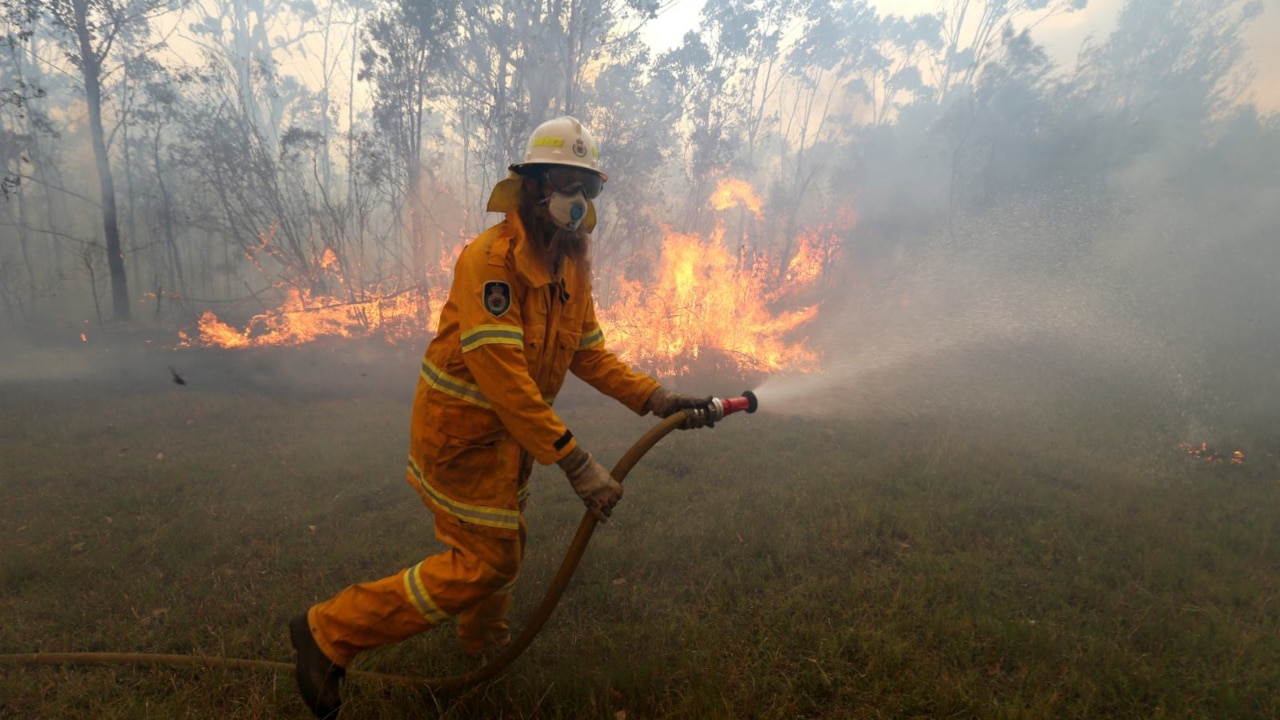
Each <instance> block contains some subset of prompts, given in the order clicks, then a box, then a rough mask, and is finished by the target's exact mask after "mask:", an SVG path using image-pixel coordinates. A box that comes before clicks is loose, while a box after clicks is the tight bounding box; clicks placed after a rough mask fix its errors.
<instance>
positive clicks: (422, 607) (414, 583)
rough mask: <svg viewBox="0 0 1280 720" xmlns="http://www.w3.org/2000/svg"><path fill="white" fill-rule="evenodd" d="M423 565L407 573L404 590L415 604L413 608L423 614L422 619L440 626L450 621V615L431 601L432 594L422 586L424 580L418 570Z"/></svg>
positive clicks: (415, 566) (410, 569) (405, 574)
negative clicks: (419, 575)
mask: <svg viewBox="0 0 1280 720" xmlns="http://www.w3.org/2000/svg"><path fill="white" fill-rule="evenodd" d="M421 565H422V563H418V564H417V565H414V566H413V567H411V568H409V569H408V570H406V571H405V573H404V590H405V593H407V594H408V595H409V600H410V601H412V602H413V606H414V607H415V608H417V609H418V612H420V613H422V617H424V618H426V619H427V620H430V621H431V622H432V623H434V624H436V625H439V624H440V623H442V622H444V621H445V620H448V619H449V613H447V612H445V611H443V610H441V609H440V606H439V605H436V603H435V601H434V600H432V599H431V594H430V593H428V592H427V589H426V588H424V587H423V586H422V579H421V578H419V577H418V568H419V567H420V566H421Z"/></svg>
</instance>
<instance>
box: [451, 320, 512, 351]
mask: <svg viewBox="0 0 1280 720" xmlns="http://www.w3.org/2000/svg"><path fill="white" fill-rule="evenodd" d="M481 345H515V346H517V347H523V346H524V330H521V329H520V328H518V327H514V326H512V325H477V326H475V327H473V328H471V329H470V330H468V331H466V332H464V333H462V352H464V353H465V352H471V351H472V350H475V349H476V348H478V347H480V346H481Z"/></svg>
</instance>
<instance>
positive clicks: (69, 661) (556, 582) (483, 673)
mask: <svg viewBox="0 0 1280 720" xmlns="http://www.w3.org/2000/svg"><path fill="white" fill-rule="evenodd" d="M684 419H685V414H684V413H683V412H679V413H676V414H674V415H672V416H671V417H668V418H666V419H665V420H661V421H659V422H658V423H657V424H656V425H654V426H653V427H651V428H649V431H648V432H646V433H645V434H644V435H642V436H640V439H639V440H637V441H636V442H635V444H633V445H632V446H631V448H630V449H629V450H627V452H626V454H624V455H623V456H622V458H621V459H620V460H618V463H617V464H616V465H614V466H613V471H612V472H613V477H614V479H615V480H617V481H618V482H622V481H623V480H624V479H626V477H627V475H628V474H629V473H630V472H631V468H633V467H635V464H636V463H637V462H640V458H642V457H644V455H645V453H647V452H649V450H650V449H651V448H653V446H654V445H657V444H658V441H659V440H661V439H662V438H664V437H666V436H667V433H669V432H671V431H672V430H674V429H675V428H676V426H677V425H679V424H680V423H681V422H682V421H683V420H684ZM595 530H596V518H595V516H594V515H592V514H591V513H590V512H587V513H584V514H583V516H582V522H580V523H578V532H577V533H575V534H574V536H573V541H572V542H570V543H569V550H568V551H567V552H566V553H565V556H564V561H562V562H561V563H560V570H559V571H557V572H556V576H555V578H553V579H552V581H551V586H550V587H549V588H547V592H546V594H545V595H543V596H542V602H540V603H538V607H537V609H536V610H534V612H533V617H531V618H530V619H529V622H528V624H527V625H525V627H524V630H521V631H520V635H518V636H517V637H516V639H515V640H513V641H512V642H511V644H510V645H508V646H507V648H506V649H505V650H504V651H503V652H502V654H501V655H498V656H497V657H496V658H494V659H493V660H492V661H490V662H489V663H487V664H486V665H484V666H482V667H479V668H476V669H475V670H473V671H471V672H469V673H464V674H462V675H450V676H449V677H439V678H424V677H410V676H407V675H388V674H386V673H377V672H368V671H365V670H347V677H358V678H363V679H366V680H376V681H379V682H384V683H395V684H404V685H420V686H423V687H427V688H430V689H432V690H441V691H449V690H461V689H463V688H468V687H471V686H472V685H478V684H480V683H482V682H485V681H486V680H491V679H493V678H494V677H495V676H497V675H498V673H501V672H502V671H503V670H506V669H507V666H509V665H510V664H511V663H512V662H514V661H515V659H516V658H518V657H520V653H522V652H524V651H525V648H527V647H529V645H530V644H531V643H532V642H533V638H534V637H536V636H537V634H538V631H540V630H541V629H542V626H543V625H544V624H545V623H546V622H547V619H548V618H550V617H551V613H552V611H553V610H555V609H556V605H557V604H558V603H559V602H560V597H561V596H562V595H564V590H565V588H566V587H568V585H569V580H570V579H572V578H573V573H574V571H576V570H577V569H578V562H579V561H581V560H582V555H583V553H585V552H586V550H587V543H589V542H590V541H591V534H592V533H594V532H595ZM0 665H196V666H200V667H230V668H240V669H244V670H278V671H286V672H292V671H293V669H294V666H293V663H285V662H274V661H271V660H245V659H241V658H224V657H213V656H207V655H161V654H151V653H113V652H48V653H21V654H13V655H0Z"/></svg>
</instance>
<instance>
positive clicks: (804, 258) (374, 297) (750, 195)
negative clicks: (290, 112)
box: [179, 179, 854, 374]
mask: <svg viewBox="0 0 1280 720" xmlns="http://www.w3.org/2000/svg"><path fill="white" fill-rule="evenodd" d="M709 204H710V205H711V207H713V208H715V209H717V210H728V209H732V208H735V207H742V208H745V209H747V210H749V211H750V212H752V213H753V214H754V215H755V217H756V218H757V219H763V218H762V215H761V213H762V207H763V203H762V202H761V200H760V196H759V195H758V194H757V193H756V191H755V189H754V188H752V186H751V185H750V184H748V183H746V182H745V181H742V180H736V179H725V180H722V181H721V182H720V183H719V186H718V187H717V189H716V191H715V193H714V194H713V195H712V197H711V199H710V201H709ZM748 225H750V224H748ZM853 225H854V214H853V211H852V210H849V209H842V210H839V211H837V212H836V214H835V217H834V219H833V220H831V221H828V222H826V223H825V224H820V225H815V226H812V227H808V228H805V229H804V230H802V231H801V232H799V233H798V234H797V235H796V236H795V238H794V240H792V241H791V242H790V243H789V244H787V245H786V246H785V247H782V248H773V249H772V250H770V249H769V248H768V247H756V245H755V243H753V242H751V240H750V238H748V237H747V236H746V235H747V233H748V230H738V231H737V232H741V233H743V235H742V236H741V237H737V236H735V237H733V238H727V237H726V230H725V225H724V223H723V222H719V223H717V226H716V228H715V229H714V230H713V231H712V232H710V233H707V234H705V235H703V234H700V233H696V232H690V233H681V232H675V231H669V232H667V234H666V236H665V237H664V238H663V243H662V247H661V250H660V251H659V253H658V257H657V258H656V260H655V261H654V263H653V265H652V272H651V277H646V278H629V279H622V280H621V281H620V283H619V287H618V288H617V289H616V290H615V291H614V292H613V293H612V294H611V297H610V298H609V300H610V301H609V302H608V303H607V304H603V303H602V305H601V306H600V307H599V308H598V311H597V312H598V317H599V319H600V322H601V325H603V326H604V330H605V333H606V337H607V341H608V344H609V347H610V348H611V349H613V350H614V351H615V352H618V353H619V355H621V356H623V357H624V358H625V359H627V361H629V362H631V363H634V364H636V365H638V366H640V367H642V368H644V369H646V370H649V371H651V372H655V373H665V374H678V373H684V372H688V371H689V370H690V369H691V368H692V366H693V365H694V364H695V363H696V362H698V361H699V360H700V359H701V358H711V359H713V360H715V361H727V362H729V363H731V364H732V365H733V366H734V367H736V368H737V369H739V370H742V371H750V372H765V373H772V372H778V371H781V370H790V371H808V370H814V369H816V368H817V363H818V357H817V356H816V354H815V353H814V352H812V351H811V350H809V349H808V348H806V347H805V344H804V338H803V337H797V333H798V332H799V331H800V330H801V329H802V328H803V326H804V325H805V324H806V323H808V322H809V321H811V320H812V319H813V318H814V317H815V316H816V315H817V312H818V306H817V305H816V304H815V302H814V301H813V300H812V293H807V292H806V291H808V290H809V289H811V288H816V287H818V285H819V283H820V282H821V281H822V279H823V277H824V273H825V272H826V271H827V269H828V268H829V267H830V266H831V264H832V262H833V260H834V259H835V257H836V255H837V253H838V252H839V250H840V247H841V243H842V240H843V238H844V237H845V236H846V235H847V232H848V231H849V230H850V229H851V228H852V227H853ZM257 252H264V253H266V254H267V255H271V252H272V248H271V246H270V237H269V236H264V237H263V238H262V244H261V247H257V248H254V250H253V251H252V252H251V253H250V254H249V257H250V260H251V261H253V262H254V265H255V266H257V267H258V268H259V269H260V270H261V271H262V272H264V273H265V272H266V271H265V270H263V269H262V265H261V264H260V263H258V262H257V260H256V259H255V253H257ZM460 252H461V245H459V246H458V247H456V248H455V249H454V250H453V252H452V253H448V254H447V255H448V256H447V257H444V258H442V261H441V263H440V264H439V266H438V267H435V268H432V270H431V272H430V273H429V275H430V276H431V279H432V292H431V293H429V294H424V293H422V292H421V291H419V290H418V289H410V290H407V291H402V292H388V291H383V290H381V289H377V290H371V291H361V292H350V291H348V294H349V295H354V296H355V299H350V298H348V299H343V298H339V297H334V296H331V295H329V294H326V293H324V292H320V291H318V290H315V291H313V290H312V289H309V288H317V287H322V286H332V287H343V288H347V286H348V285H347V283H346V282H345V280H344V279H343V277H342V267H343V260H344V258H342V257H341V256H340V255H339V254H338V253H337V252H336V251H335V250H334V249H332V248H325V249H324V250H323V252H321V253H320V254H319V256H318V257H317V258H316V259H315V260H314V266H315V268H316V270H314V271H313V273H315V275H316V276H317V277H318V278H319V279H318V280H317V281H313V282H301V281H294V282H290V283H278V284H277V285H276V287H277V290H279V291H280V292H281V293H282V296H283V301H282V303H281V305H280V306H279V307H278V308H276V309H271V310H267V311H264V312H261V313H259V314H257V315H254V316H253V317H252V318H251V319H250V320H249V321H248V322H247V323H246V324H245V326H244V327H243V329H241V328H237V327H233V326H232V325H230V324H228V323H226V322H225V321H223V320H222V319H219V318H218V316H217V315H215V314H214V313H213V312H211V311H207V312H205V313H204V314H203V316H202V317H201V318H200V320H199V323H198V334H197V335H196V336H195V337H188V336H187V335H186V334H181V333H180V337H181V342H180V343H179V345H180V346H182V347H192V346H215V347H224V348H243V347H255V346H277V345H298V344H302V343H308V342H312V341H314V340H316V339H318V338H322V337H342V338H350V337H356V336H367V335H370V334H373V333H380V334H382V336H383V337H385V338H386V339H387V340H388V341H391V342H397V341H400V340H404V339H407V338H414V337H420V336H421V335H423V334H424V331H426V332H434V331H435V324H436V322H438V317H439V313H440V310H441V308H442V306H443V304H444V301H445V296H446V289H447V287H448V285H449V282H448V280H449V276H450V274H451V271H452V266H453V262H454V261H455V260H456V259H457V256H458V254H459V253H460ZM806 298H807V299H806Z"/></svg>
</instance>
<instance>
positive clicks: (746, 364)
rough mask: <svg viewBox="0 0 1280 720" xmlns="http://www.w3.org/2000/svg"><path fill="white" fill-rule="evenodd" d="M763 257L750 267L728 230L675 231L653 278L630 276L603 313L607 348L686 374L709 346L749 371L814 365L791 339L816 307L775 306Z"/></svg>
mask: <svg viewBox="0 0 1280 720" xmlns="http://www.w3.org/2000/svg"><path fill="white" fill-rule="evenodd" d="M768 270H769V269H768V267H767V266H766V265H765V264H764V263H761V264H759V265H758V266H756V267H755V268H749V267H744V266H743V264H742V263H741V262H740V260H739V259H738V258H737V257H735V256H734V254H733V253H730V252H729V250H728V249H727V248H726V247H725V244H724V228H723V227H719V228H717V229H716V231H715V232H714V233H713V234H712V236H711V237H710V238H707V239H705V240H704V239H703V238H702V237H701V236H699V235H697V234H687V235H686V234H680V233H670V234H668V235H667V236H666V238H665V239H664V241H663V246H662V255H661V257H660V259H659V263H658V271H657V273H656V275H655V277H654V279H653V281H652V282H650V283H645V282H641V281H638V280H637V281H629V282H625V283H623V285H622V288H621V290H620V291H619V292H618V297H617V299H616V300H615V302H613V303H612V304H611V305H610V306H609V307H608V308H607V309H603V310H601V311H600V314H599V315H600V323H601V325H602V326H603V327H604V330H605V336H606V337H607V338H608V342H609V346H610V347H611V348H612V349H614V350H615V351H616V352H618V353H619V354H620V355H622V356H623V357H625V358H626V359H627V360H629V361H630V362H633V363H636V364H638V365H640V366H642V367H645V368H647V369H650V370H654V371H657V372H662V373H681V372H686V371H688V370H689V367H690V364H691V363H692V362H693V361H694V360H697V359H698V358H699V357H700V356H701V355H702V354H703V353H704V352H705V351H707V350H713V349H714V350H718V351H720V352H722V353H725V354H727V355H728V356H729V357H730V358H731V359H732V360H733V362H734V363H735V364H736V365H737V366H738V367H739V368H740V369H744V370H760V371H765V372H776V371H779V370H782V369H784V368H785V369H790V370H806V369H812V368H813V367H814V366H815V364H816V362H817V357H816V356H815V355H814V354H813V353H812V352H810V351H809V350H807V349H806V348H805V347H804V346H803V344H800V343H794V344H788V343H787V342H786V340H785V337H786V336H787V335H788V334H790V333H791V332H792V331H794V330H796V329H797V328H799V327H800V326H802V325H804V324H805V323H807V322H809V321H810V320H812V319H813V317H814V316H815V315H816V314H817V311H818V308H817V306H816V305H813V306H809V307H802V308H799V309H795V310H783V311H780V312H777V313H774V312H770V310H769V309H768V307H767V304H766V302H765V297H766V295H767V293H766V291H765V284H766V281H767V278H768V277H769V275H770V273H769V272H768Z"/></svg>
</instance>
